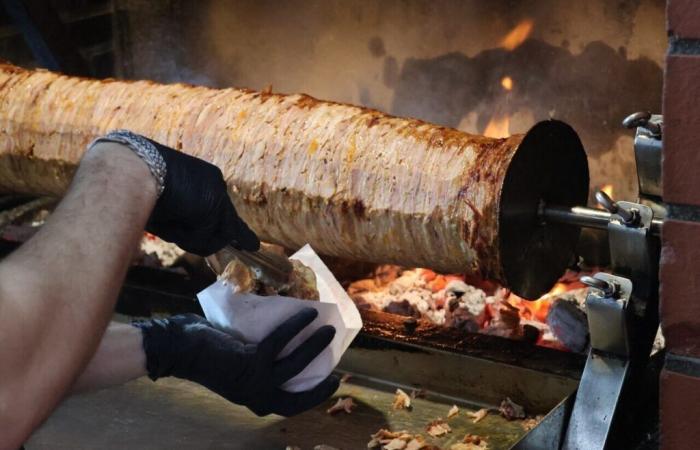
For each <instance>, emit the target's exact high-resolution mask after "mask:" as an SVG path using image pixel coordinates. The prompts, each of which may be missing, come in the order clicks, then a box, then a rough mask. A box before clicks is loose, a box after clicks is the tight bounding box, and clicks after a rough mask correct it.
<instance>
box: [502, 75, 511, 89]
mask: <svg viewBox="0 0 700 450" xmlns="http://www.w3.org/2000/svg"><path fill="white" fill-rule="evenodd" d="M501 86H503V89H505V90H506V91H510V90H511V89H513V79H512V78H511V77H509V76H505V77H503V78H502V79H501Z"/></svg>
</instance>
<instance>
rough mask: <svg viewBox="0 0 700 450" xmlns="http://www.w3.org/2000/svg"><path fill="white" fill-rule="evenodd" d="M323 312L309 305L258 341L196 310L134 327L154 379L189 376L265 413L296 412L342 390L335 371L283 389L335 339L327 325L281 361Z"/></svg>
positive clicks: (229, 398) (218, 392) (284, 414)
mask: <svg viewBox="0 0 700 450" xmlns="http://www.w3.org/2000/svg"><path fill="white" fill-rule="evenodd" d="M317 315H318V312H317V311H316V310H315V309H313V308H305V309H303V310H302V311H300V312H299V313H297V314H295V315H294V316H292V317H291V318H289V319H288V320H287V321H286V322H284V323H283V324H281V325H280V326H279V327H277V329H275V331H273V332H272V333H270V335H269V336H267V337H266V338H265V339H264V340H263V341H262V342H260V343H259V344H257V345H256V344H245V343H243V342H241V341H240V340H238V339H236V338H234V337H233V336H231V335H229V334H226V333H224V332H222V331H219V330H217V329H215V328H213V327H212V325H211V324H210V323H209V322H207V321H206V320H205V319H203V318H202V317H200V316H197V315H194V314H185V315H180V316H175V317H171V318H169V319H155V320H148V321H141V322H134V325H135V326H137V327H139V328H141V330H142V331H143V346H144V350H145V352H146V368H147V370H148V376H149V377H150V378H151V379H153V380H156V379H158V378H161V377H165V376H171V375H172V376H176V377H179V378H184V379H186V380H190V381H194V382H196V383H199V384H201V385H202V386H205V387H207V388H208V389H210V390H212V391H214V392H216V393H217V394H219V395H221V396H222V397H224V398H225V399H227V400H229V401H231V402H233V403H237V404H239V405H244V406H247V407H248V408H249V409H250V410H251V411H253V412H254V413H255V414H257V415H259V416H264V415H267V414H270V413H274V414H279V415H282V416H292V415H295V414H298V413H301V412H303V411H305V410H307V409H310V408H313V407H314V406H316V405H318V404H320V403H321V402H323V401H324V400H326V399H327V398H328V397H330V396H331V395H332V394H333V393H334V392H335V391H336V389H338V383H339V381H338V378H337V377H334V376H332V375H331V376H329V377H328V378H326V379H325V380H324V381H323V382H321V383H320V384H319V385H318V386H316V387H315V388H313V389H310V390H308V391H305V392H297V393H291V392H287V391H283V390H282V389H280V386H281V385H282V384H284V383H285V382H286V381H287V380H289V379H291V378H293V377H294V376H296V375H297V374H298V373H300V372H301V371H302V370H303V369H304V368H305V367H306V366H307V365H308V364H309V363H310V362H311V361H312V360H313V359H314V358H316V356H318V355H319V353H321V351H323V349H324V348H326V346H328V344H329V343H330V342H331V341H332V340H333V336H334V335H335V328H333V327H332V326H324V327H321V328H319V329H318V330H317V331H316V332H314V333H313V334H312V335H311V337H309V338H308V339H307V340H306V341H305V342H304V343H303V344H301V345H300V346H299V347H297V348H296V349H295V350H294V351H292V353H290V354H289V355H287V356H285V357H284V358H281V359H277V357H278V355H279V353H280V352H281V351H282V349H283V348H284V347H285V346H286V345H287V343H288V342H289V341H291V340H292V338H294V336H296V335H297V334H298V333H299V332H300V331H301V330H303V329H304V328H305V327H306V326H307V325H308V324H310V323H311V322H312V321H313V320H314V319H315V318H316V316H317Z"/></svg>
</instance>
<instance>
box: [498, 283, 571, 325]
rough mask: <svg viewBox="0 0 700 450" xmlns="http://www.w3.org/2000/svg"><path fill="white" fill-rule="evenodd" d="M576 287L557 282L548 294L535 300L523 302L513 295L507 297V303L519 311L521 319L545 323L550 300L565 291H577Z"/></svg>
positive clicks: (550, 303)
mask: <svg viewBox="0 0 700 450" xmlns="http://www.w3.org/2000/svg"><path fill="white" fill-rule="evenodd" d="M578 287H579V285H578V284H576V283H570V284H566V283H562V282H559V283H557V284H555V285H554V287H553V288H552V289H551V290H550V291H549V292H548V293H546V294H544V295H543V296H542V297H540V298H539V299H537V300H524V299H522V298H520V297H518V296H517V295H515V294H510V296H509V297H508V303H510V304H511V305H513V306H515V307H516V308H518V309H519V310H520V316H521V317H522V318H523V319H527V320H538V321H540V322H546V321H547V314H548V313H549V308H550V306H551V305H552V300H553V299H555V298H556V297H557V296H558V295H560V294H563V293H564V292H566V291H570V290H573V289H577V288H578Z"/></svg>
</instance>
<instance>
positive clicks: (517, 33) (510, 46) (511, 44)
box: [500, 19, 535, 51]
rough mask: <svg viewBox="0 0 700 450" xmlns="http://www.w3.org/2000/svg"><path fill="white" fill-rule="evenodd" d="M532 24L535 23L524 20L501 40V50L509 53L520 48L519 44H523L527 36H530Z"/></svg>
mask: <svg viewBox="0 0 700 450" xmlns="http://www.w3.org/2000/svg"><path fill="white" fill-rule="evenodd" d="M534 24H535V23H534V22H533V21H532V20H530V19H525V20H523V21H522V22H520V23H519V24H518V25H516V26H515V28H513V29H512V30H510V32H509V33H508V34H506V35H505V37H504V38H503V40H501V45H500V46H501V48H504V49H506V50H508V51H511V50H515V49H516V48H518V47H520V44H522V43H523V42H525V40H526V39H527V38H528V36H530V33H531V32H532V27H533V25H534Z"/></svg>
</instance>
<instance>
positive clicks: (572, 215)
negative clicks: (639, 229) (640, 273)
mask: <svg viewBox="0 0 700 450" xmlns="http://www.w3.org/2000/svg"><path fill="white" fill-rule="evenodd" d="M539 216H540V218H542V219H543V220H544V221H546V222H553V223H563V224H567V225H576V226H579V227H585V228H598V229H601V230H605V229H607V228H608V222H610V217H611V216H612V213H610V212H609V211H606V210H604V209H595V208H587V207H585V206H555V205H552V206H547V205H543V206H542V207H541V208H540V210H539ZM662 227H663V220H660V219H654V220H652V222H651V229H650V231H651V234H653V235H654V236H660V235H661V228H662Z"/></svg>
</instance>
